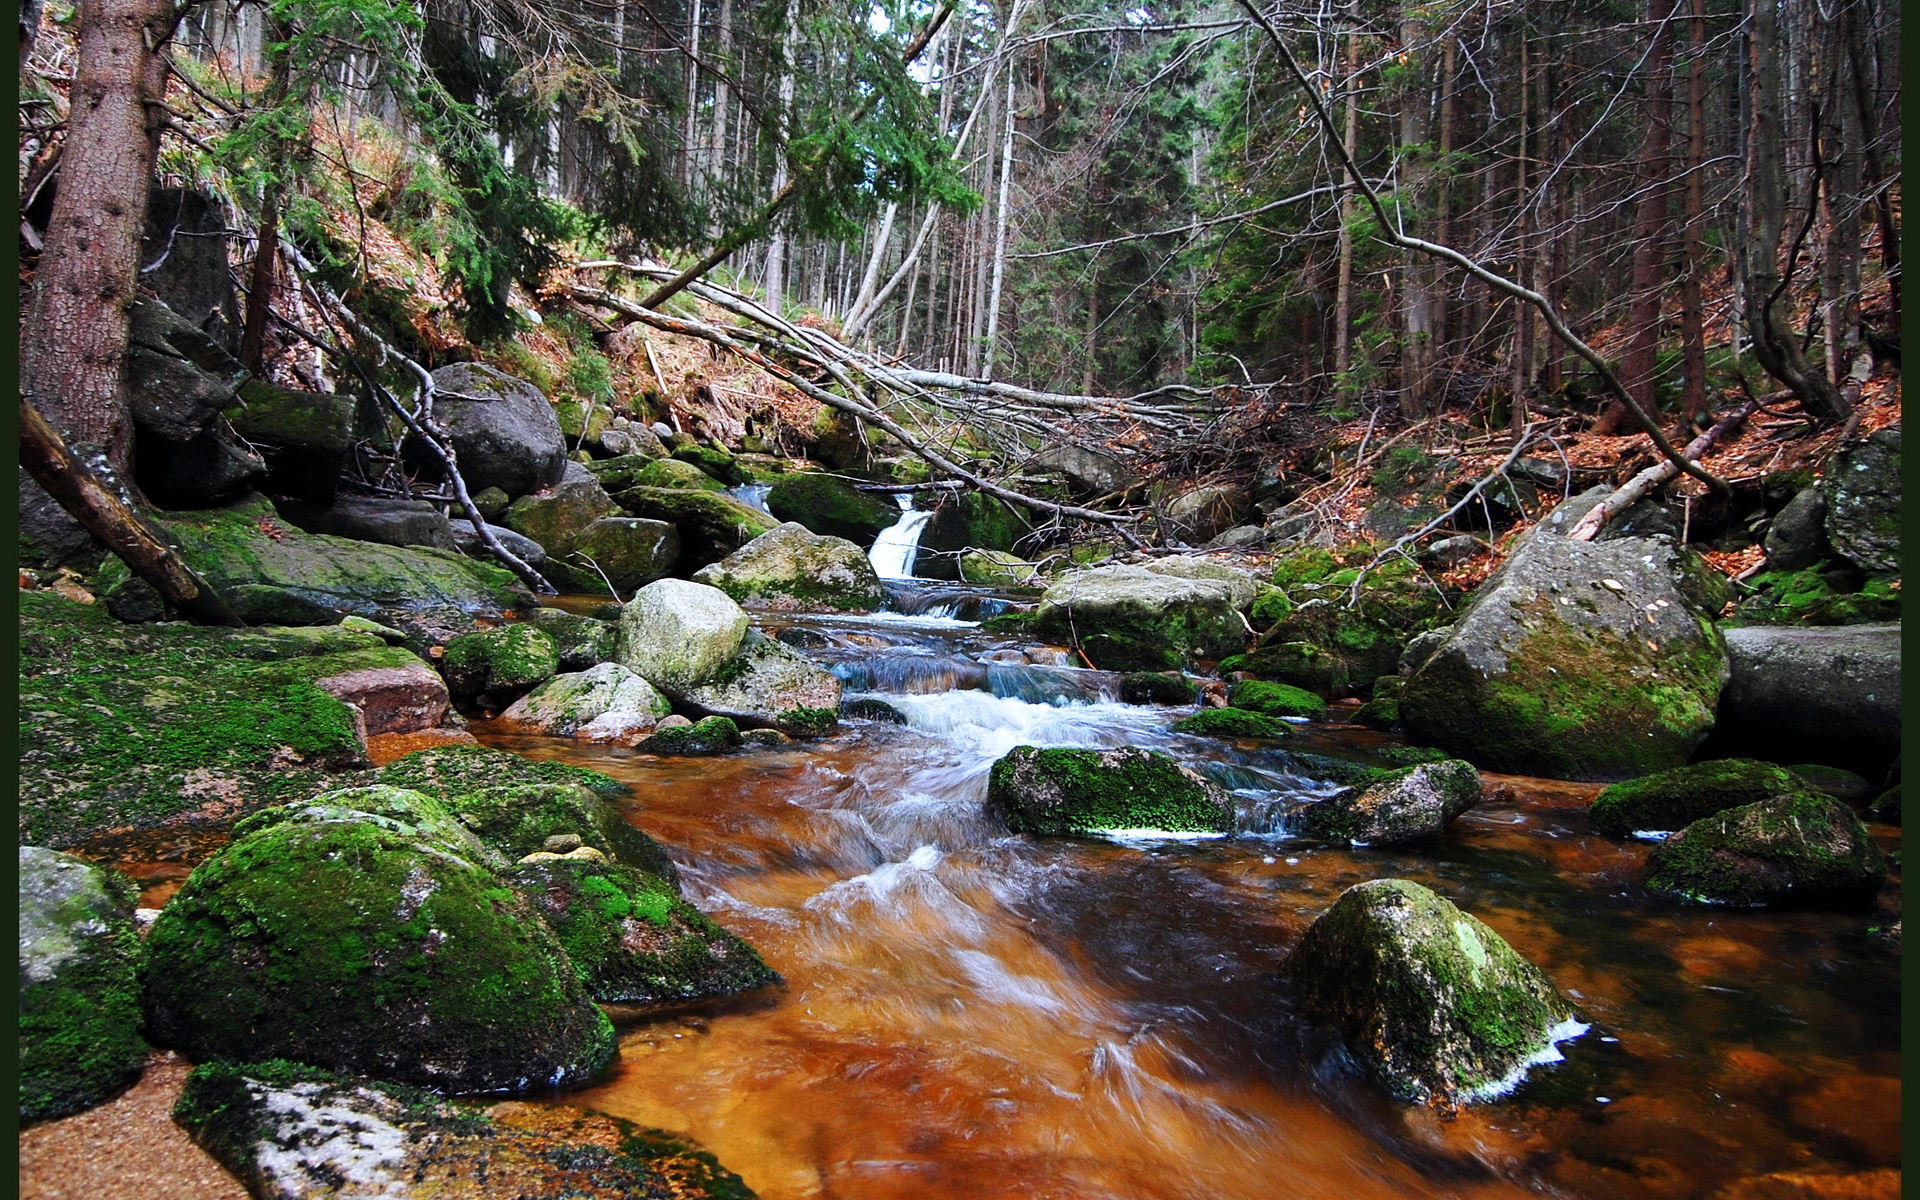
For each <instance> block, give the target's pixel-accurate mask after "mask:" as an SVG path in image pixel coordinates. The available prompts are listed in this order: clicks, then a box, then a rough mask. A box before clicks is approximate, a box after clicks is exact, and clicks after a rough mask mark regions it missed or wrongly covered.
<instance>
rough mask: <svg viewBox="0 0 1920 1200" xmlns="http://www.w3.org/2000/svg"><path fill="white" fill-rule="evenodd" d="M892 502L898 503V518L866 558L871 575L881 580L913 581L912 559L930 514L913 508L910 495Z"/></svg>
mask: <svg viewBox="0 0 1920 1200" xmlns="http://www.w3.org/2000/svg"><path fill="white" fill-rule="evenodd" d="M894 499H896V500H897V501H899V503H900V519H899V520H898V521H895V522H894V523H893V524H892V525H890V526H888V527H887V528H885V529H882V530H881V531H880V536H879V537H877V538H874V539H873V549H871V550H869V551H867V559H868V560H869V561H870V562H872V563H873V571H874V574H876V575H878V576H880V578H882V579H912V578H913V577H914V575H913V558H914V555H916V554H918V553H919V552H920V531H921V529H923V528H925V526H926V524H927V521H928V520H929V519H930V518H932V516H933V513H932V512H931V511H923V510H921V509H917V508H915V507H914V506H913V496H912V494H911V493H906V492H903V493H901V494H900V495H898V496H896V497H894Z"/></svg>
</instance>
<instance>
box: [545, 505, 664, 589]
mask: <svg viewBox="0 0 1920 1200" xmlns="http://www.w3.org/2000/svg"><path fill="white" fill-rule="evenodd" d="M568 558H569V560H571V561H582V560H584V564H583V566H582V568H581V570H585V571H590V572H591V573H592V575H593V577H594V578H595V579H596V580H601V581H603V584H604V585H611V586H612V588H613V590H614V591H615V592H616V593H626V592H630V591H632V590H634V589H635V588H638V587H642V586H644V585H646V584H649V583H652V582H653V581H654V580H656V579H664V578H666V576H667V575H668V574H670V573H671V572H672V571H673V568H674V566H675V565H676V564H677V563H679V561H680V530H679V529H678V528H677V527H675V526H673V525H671V524H669V523H667V522H665V521H650V520H648V519H647V518H645V517H602V518H601V519H599V520H598V521H595V522H594V523H593V524H591V525H589V526H587V527H586V528H585V529H583V530H581V531H580V533H579V535H578V536H577V537H575V538H574V540H573V549H572V550H571V551H569V553H568ZM578 573H579V572H578V571H576V574H578Z"/></svg>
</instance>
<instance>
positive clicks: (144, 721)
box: [19, 592, 418, 847]
mask: <svg viewBox="0 0 1920 1200" xmlns="http://www.w3.org/2000/svg"><path fill="white" fill-rule="evenodd" d="M19 604H20V610H19V612H20V635H21V642H20V659H19V671H20V675H19V696H20V704H21V708H20V713H21V725H20V758H19V762H20V793H19V795H20V805H19V826H20V828H19V834H20V840H21V841H23V842H31V843H34V844H39V845H48V846H53V847H64V846H74V845H79V844H81V843H83V842H86V841H88V840H89V839H92V838H95V837H99V836H102V835H107V834H121V833H129V832H133V831H137V830H148V829H155V828H159V827H162V826H165V827H169V828H174V827H191V826H209V827H224V826H225V825H227V824H229V823H231V822H232V821H233V820H234V819H235V818H236V817H239V816H243V815H245V814H246V813H248V812H251V811H253V810H255V809H260V808H267V807H271V806H273V805H276V804H284V803H286V802H288V801H290V800H297V799H304V798H305V797H307V796H310V795H312V794H313V793H315V792H319V791H324V790H326V789H327V788H328V787H329V786H335V783H334V781H336V780H338V779H339V778H340V775H339V772H342V771H345V770H349V769H353V768H358V767H363V766H364V765H365V759H364V757H363V756H364V754H365V746H364V745H363V744H362V743H361V741H360V739H359V735H358V733H357V731H356V727H355V723H354V712H353V710H352V709H351V708H349V707H348V706H347V705H345V704H343V703H342V702H341V701H339V700H338V699H335V698H334V697H333V696H330V695H328V694H327V693H326V692H325V691H322V690H321V689H320V688H319V687H317V686H315V684H314V682H313V681H314V680H316V679H324V678H328V677H330V676H334V675H340V674H346V673H348V672H351V671H354V670H360V669H364V668H368V667H384V666H394V665H404V664H413V665H416V666H417V665H418V660H417V659H415V658H413V656H412V655H410V654H408V653H407V652H406V651H404V650H398V649H395V648H391V647H388V646H387V645H386V644H385V643H384V642H382V641H381V639H380V638H378V637H376V636H374V635H372V634H367V633H357V632H354V631H352V630H346V629H339V628H337V627H336V628H316V629H299V630H266V629H263V630H251V631H235V630H229V629H211V628H203V627H198V626H192V625H184V624H166V625H122V624H120V623H119V622H117V621H115V620H113V618H111V617H110V616H108V615H107V614H106V613H105V612H102V611H100V608H99V606H98V605H91V606H89V605H80V604H75V603H73V602H71V601H68V600H64V599H61V598H60V597H58V596H56V595H54V594H52V593H50V592H22V593H20V600H19Z"/></svg>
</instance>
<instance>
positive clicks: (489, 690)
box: [440, 624, 560, 706]
mask: <svg viewBox="0 0 1920 1200" xmlns="http://www.w3.org/2000/svg"><path fill="white" fill-rule="evenodd" d="M559 669H560V652H559V651H558V650H556V649H555V648H554V645H553V639H552V638H550V637H548V636H547V635H546V634H545V633H542V632H541V631H540V630H538V629H536V628H534V627H533V626H532V625H525V624H516V625H507V626H504V627H502V628H499V629H484V630H481V631H480V632H478V633H464V634H461V635H460V636H459V637H457V638H454V639H453V640H452V641H450V642H448V643H447V650H446V654H445V655H444V656H443V657H442V658H441V659H440V673H441V674H442V675H443V676H445V677H446V681H447V689H448V690H449V691H450V692H452V693H453V694H454V695H455V696H459V697H483V698H484V699H483V701H482V702H483V703H489V702H490V703H491V704H493V705H500V706H504V705H505V704H506V703H508V702H509V701H511V700H512V699H514V698H515V697H518V696H521V695H524V694H525V693H526V692H527V691H529V690H530V689H532V688H534V687H537V686H539V685H540V684H542V683H544V682H546V681H547V680H549V679H551V678H553V676H554V675H555V673H557V672H558V671H559Z"/></svg>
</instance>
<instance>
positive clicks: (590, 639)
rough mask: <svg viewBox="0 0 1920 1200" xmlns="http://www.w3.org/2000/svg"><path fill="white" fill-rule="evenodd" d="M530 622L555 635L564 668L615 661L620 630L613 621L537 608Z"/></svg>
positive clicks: (554, 642) (528, 618)
mask: <svg viewBox="0 0 1920 1200" xmlns="http://www.w3.org/2000/svg"><path fill="white" fill-rule="evenodd" d="M527 624H529V625H531V626H533V627H534V628H535V629H538V630H539V631H540V632H542V633H544V634H546V635H547V636H548V637H550V638H552V639H553V648H554V651H555V653H557V654H558V655H559V656H560V669H561V670H562V671H584V670H586V669H587V668H589V667H597V666H599V665H600V664H601V663H603V662H612V661H613V656H614V652H615V650H616V649H617V648H618V646H619V642H620V631H619V630H618V629H617V628H616V627H615V626H614V625H613V624H611V623H610V622H607V621H596V620H594V619H593V618H592V617H582V616H579V615H577V614H574V613H570V612H566V611H564V610H562V609H558V608H536V609H534V610H533V611H532V612H530V613H528V614H527Z"/></svg>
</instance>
